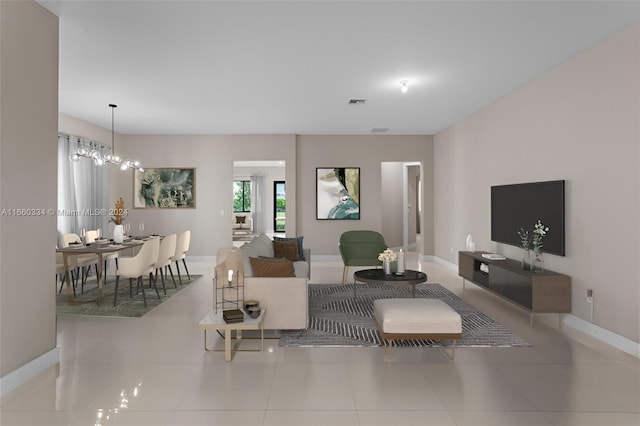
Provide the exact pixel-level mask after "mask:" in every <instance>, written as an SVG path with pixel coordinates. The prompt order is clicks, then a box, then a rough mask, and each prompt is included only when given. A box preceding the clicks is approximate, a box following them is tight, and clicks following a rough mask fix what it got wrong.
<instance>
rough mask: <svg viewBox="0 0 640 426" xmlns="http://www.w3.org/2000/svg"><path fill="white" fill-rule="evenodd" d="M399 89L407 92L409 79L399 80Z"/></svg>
mask: <svg viewBox="0 0 640 426" xmlns="http://www.w3.org/2000/svg"><path fill="white" fill-rule="evenodd" d="M400 91H401V92H402V93H407V92H408V91H409V80H402V81H400Z"/></svg>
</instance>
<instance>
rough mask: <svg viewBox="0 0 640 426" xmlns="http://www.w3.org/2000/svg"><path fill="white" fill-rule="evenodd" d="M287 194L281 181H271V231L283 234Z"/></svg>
mask: <svg viewBox="0 0 640 426" xmlns="http://www.w3.org/2000/svg"><path fill="white" fill-rule="evenodd" d="M286 212H287V192H286V185H285V182H284V181H283V180H275V181H273V231H274V233H275V234H285V232H286V228H287V227H286V224H287V217H286Z"/></svg>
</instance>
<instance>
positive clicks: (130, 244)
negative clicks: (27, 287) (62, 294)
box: [56, 237, 153, 305]
mask: <svg viewBox="0 0 640 426" xmlns="http://www.w3.org/2000/svg"><path fill="white" fill-rule="evenodd" d="M149 238H153V237H138V238H127V239H125V240H124V241H123V242H122V243H121V244H117V243H114V242H113V241H110V240H96V241H94V242H92V243H88V244H83V243H77V244H69V246H68V247H62V248H57V249H56V251H57V252H58V253H62V259H63V262H64V270H65V277H66V278H65V280H66V282H67V285H66V291H67V302H68V304H70V305H72V304H76V303H87V302H94V301H95V302H96V304H98V305H99V304H101V303H102V299H103V298H104V296H106V294H105V293H104V282H103V279H102V276H103V271H102V265H103V256H104V255H107V254H110V253H114V252H119V251H122V250H128V249H134V248H136V247H139V246H141V245H143V244H144V242H145V241H146V240H147V239H149ZM83 254H95V255H97V256H98V262H97V275H96V281H97V283H98V287H97V291H96V298H95V299H83V300H78V299H76V298H75V297H74V296H73V288H72V287H71V286H70V285H69V283H71V279H70V277H69V257H70V256H74V255H83Z"/></svg>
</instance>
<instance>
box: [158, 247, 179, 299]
mask: <svg viewBox="0 0 640 426" xmlns="http://www.w3.org/2000/svg"><path fill="white" fill-rule="evenodd" d="M177 238H178V237H177V235H176V234H171V235H167V236H165V237H164V238H163V239H162V241H160V250H158V260H157V262H156V281H157V280H158V271H160V279H161V280H162V289H163V290H164V294H167V288H166V287H165V284H164V276H165V275H166V273H165V271H166V269H167V267H169V272H170V273H171V280H172V281H173V286H174V287H176V288H178V286H176V280H175V278H174V277H173V271H172V270H171V258H172V257H173V255H174V254H175V252H176V241H177Z"/></svg>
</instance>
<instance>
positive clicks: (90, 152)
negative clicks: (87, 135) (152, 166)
mask: <svg viewBox="0 0 640 426" xmlns="http://www.w3.org/2000/svg"><path fill="white" fill-rule="evenodd" d="M109 107H110V108H111V152H109V153H107V154H105V155H101V154H100V151H98V150H97V149H95V148H94V149H89V148H87V147H86V146H80V147H78V149H77V150H76V152H75V153H74V154H73V155H71V156H70V157H69V158H70V159H71V161H74V162H78V161H80V159H81V158H89V159H91V160H93V162H94V164H95V165H96V166H102V165H104V164H113V165H114V166H120V170H128V169H138V170H139V171H141V172H144V169H143V168H142V166H141V165H140V162H139V161H137V160H123V159H122V158H120V156H118V155H117V154H116V149H115V131H114V111H115V109H116V108H118V105H115V104H109Z"/></svg>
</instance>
